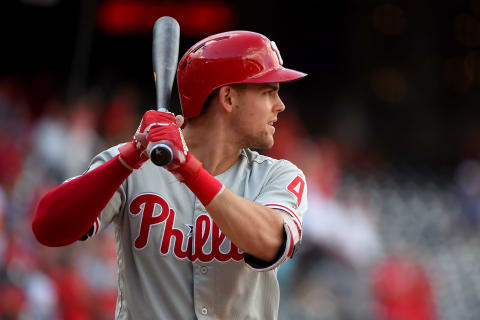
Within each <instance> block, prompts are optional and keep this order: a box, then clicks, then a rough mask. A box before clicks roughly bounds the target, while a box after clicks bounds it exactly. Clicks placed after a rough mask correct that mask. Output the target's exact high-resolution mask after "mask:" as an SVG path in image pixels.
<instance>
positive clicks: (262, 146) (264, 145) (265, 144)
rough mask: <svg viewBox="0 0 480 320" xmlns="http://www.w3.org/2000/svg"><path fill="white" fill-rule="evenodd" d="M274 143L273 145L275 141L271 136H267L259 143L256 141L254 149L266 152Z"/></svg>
mask: <svg viewBox="0 0 480 320" xmlns="http://www.w3.org/2000/svg"><path fill="white" fill-rule="evenodd" d="M274 143H275V141H274V139H273V136H271V135H268V136H265V137H264V139H262V140H261V141H258V142H257V143H256V146H255V149H258V150H268V149H271V148H272V147H273V144H274Z"/></svg>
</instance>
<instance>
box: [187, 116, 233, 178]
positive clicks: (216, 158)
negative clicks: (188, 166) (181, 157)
mask: <svg viewBox="0 0 480 320" xmlns="http://www.w3.org/2000/svg"><path fill="white" fill-rule="evenodd" d="M183 135H184V137H185V141H186V143H187V146H188V148H189V149H190V152H191V153H192V154H193V155H194V156H195V157H196V158H197V159H198V160H200V161H201V162H202V164H203V167H204V168H205V169H206V170H207V171H208V172H209V173H210V174H212V175H214V176H216V175H219V174H221V173H223V172H225V171H226V170H228V169H229V168H230V167H231V166H233V164H234V163H235V162H236V161H237V159H238V157H239V155H240V148H239V147H238V146H237V145H236V144H234V143H232V142H231V139H230V138H229V130H228V128H223V127H222V124H215V125H212V124H211V123H210V124H208V123H201V122H194V123H189V124H188V125H187V126H186V127H185V129H184V130H183Z"/></svg>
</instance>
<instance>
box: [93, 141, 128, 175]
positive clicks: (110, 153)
mask: <svg viewBox="0 0 480 320" xmlns="http://www.w3.org/2000/svg"><path fill="white" fill-rule="evenodd" d="M122 145H124V143H120V144H118V145H116V146H113V147H110V148H108V149H106V150H103V151H102V152H100V153H99V154H97V155H96V156H94V157H93V159H92V161H91V162H90V165H89V170H91V169H93V168H95V167H98V166H99V165H101V164H102V163H104V162H107V161H108V160H110V159H112V158H113V157H115V156H116V155H117V154H118V153H119V151H118V148H119V147H120V146H122Z"/></svg>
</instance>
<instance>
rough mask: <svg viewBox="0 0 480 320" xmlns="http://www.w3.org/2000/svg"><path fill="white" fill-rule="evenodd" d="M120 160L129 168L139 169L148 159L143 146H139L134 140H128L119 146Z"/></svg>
mask: <svg viewBox="0 0 480 320" xmlns="http://www.w3.org/2000/svg"><path fill="white" fill-rule="evenodd" d="M118 150H119V153H120V156H119V158H118V160H119V161H120V162H121V163H122V164H123V165H124V166H125V167H126V168H127V169H129V170H134V169H138V168H140V167H141V166H142V164H143V163H144V162H145V161H147V160H148V156H147V155H146V154H145V152H144V149H143V148H137V146H136V143H135V142H134V141H131V142H128V143H126V144H124V145H122V146H120V147H119V148H118Z"/></svg>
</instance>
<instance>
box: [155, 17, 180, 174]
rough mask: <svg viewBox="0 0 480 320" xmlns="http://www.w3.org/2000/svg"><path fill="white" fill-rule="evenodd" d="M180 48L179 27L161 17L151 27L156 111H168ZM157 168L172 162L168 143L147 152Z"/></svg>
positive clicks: (172, 19)
mask: <svg viewBox="0 0 480 320" xmlns="http://www.w3.org/2000/svg"><path fill="white" fill-rule="evenodd" d="M179 46H180V26H179V24H178V22H177V20H175V19H174V18H172V17H168V16H165V17H161V18H160V19H158V20H157V21H156V22H155V25H154V26H153V46H152V56H153V71H154V75H155V88H156V94H157V110H158V111H162V112H167V111H168V109H167V108H168V105H169V102H170V96H171V94H172V87H173V81H174V79H175V73H176V71H177V63H178V50H179ZM149 155H150V159H151V160H152V162H153V163H154V164H156V165H157V166H166V165H168V164H169V163H170V162H171V161H172V160H173V150H172V148H171V147H170V146H169V142H168V141H159V142H157V143H156V144H155V145H154V146H152V148H151V149H150V152H149Z"/></svg>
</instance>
